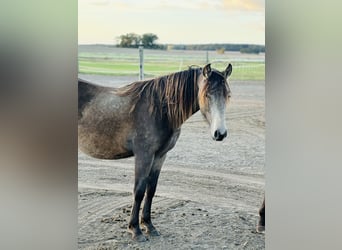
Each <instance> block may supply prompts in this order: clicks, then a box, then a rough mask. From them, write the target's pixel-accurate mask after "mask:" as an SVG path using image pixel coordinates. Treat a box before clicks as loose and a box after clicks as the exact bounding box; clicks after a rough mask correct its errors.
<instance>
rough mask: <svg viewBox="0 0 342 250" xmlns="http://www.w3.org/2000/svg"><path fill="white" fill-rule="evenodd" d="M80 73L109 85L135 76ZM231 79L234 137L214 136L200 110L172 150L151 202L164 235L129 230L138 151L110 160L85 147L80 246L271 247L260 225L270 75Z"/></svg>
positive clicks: (231, 129)
mask: <svg viewBox="0 0 342 250" xmlns="http://www.w3.org/2000/svg"><path fill="white" fill-rule="evenodd" d="M80 77H82V78H83V79H86V80H91V81H93V82H97V83H101V84H103V85H108V86H120V85H122V84H124V83H129V82H131V81H132V80H135V79H134V77H133V78H132V77H116V78H113V77H104V76H95V75H93V76H92V75H80ZM230 87H231V90H232V100H231V103H230V107H229V109H228V111H227V118H226V119H227V127H228V131H229V136H228V138H227V139H226V140H224V141H223V142H215V141H213V140H212V139H211V138H210V135H209V128H208V125H207V124H206V123H205V122H204V120H203V118H202V116H201V114H200V113H196V114H195V115H194V116H192V117H191V118H190V119H189V120H188V121H187V122H186V123H185V124H184V125H183V126H182V133H181V136H180V138H179V140H178V142H177V145H176V147H175V148H174V149H173V150H172V151H170V152H169V153H168V157H167V160H166V161H165V163H164V165H163V168H162V172H161V175H160V178H159V182H158V187H157V192H156V196H155V198H154V202H153V205H152V210H153V212H152V219H153V222H154V225H155V226H156V228H157V229H158V230H159V231H160V233H161V236H159V237H152V238H149V241H147V242H144V243H137V242H134V241H133V240H132V239H131V235H130V234H129V233H128V231H127V225H128V219H129V214H130V208H131V203H132V190H133V180H134V173H133V164H134V158H129V159H124V160H116V161H105V160H97V159H93V158H91V157H88V156H86V155H84V154H83V153H81V152H79V155H78V162H79V163H78V166H79V170H78V175H79V176H78V187H79V214H78V223H79V236H78V246H79V249H265V235H264V234H257V233H256V231H255V226H256V224H257V220H258V209H259V207H260V205H261V203H262V199H263V195H264V184H265V181H264V163H265V83H264V82H254V81H253V82H231V84H230Z"/></svg>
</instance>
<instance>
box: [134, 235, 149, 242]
mask: <svg viewBox="0 0 342 250" xmlns="http://www.w3.org/2000/svg"><path fill="white" fill-rule="evenodd" d="M132 238H133V240H135V241H137V242H145V241H148V239H147V238H146V237H145V236H144V235H143V234H138V235H134V236H133V237H132Z"/></svg>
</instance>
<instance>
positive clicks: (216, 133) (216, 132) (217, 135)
mask: <svg viewBox="0 0 342 250" xmlns="http://www.w3.org/2000/svg"><path fill="white" fill-rule="evenodd" d="M218 137H219V132H218V130H216V131H215V133H214V138H215V139H216V140H217V138H218Z"/></svg>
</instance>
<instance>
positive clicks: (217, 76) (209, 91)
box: [199, 64, 232, 141]
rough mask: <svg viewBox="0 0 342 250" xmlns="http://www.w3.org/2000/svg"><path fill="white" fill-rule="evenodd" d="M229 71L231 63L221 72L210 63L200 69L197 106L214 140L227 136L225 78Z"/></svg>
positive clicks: (228, 91) (227, 87)
mask: <svg viewBox="0 0 342 250" xmlns="http://www.w3.org/2000/svg"><path fill="white" fill-rule="evenodd" d="M231 73H232V65H231V64H229V65H228V66H227V68H226V69H225V70H224V71H223V72H221V71H217V70H215V69H211V66H210V64H207V65H206V66H204V68H203V69H202V77H201V78H200V82H199V107H200V110H201V112H202V114H203V116H204V117H205V119H206V121H207V122H208V123H209V125H210V133H211V136H212V138H213V139H214V140H215V141H222V140H223V139H224V138H225V137H226V136H227V128H226V125H225V111H226V107H227V104H228V102H229V98H230V88H229V85H228V81H227V80H228V77H229V76H230V75H231Z"/></svg>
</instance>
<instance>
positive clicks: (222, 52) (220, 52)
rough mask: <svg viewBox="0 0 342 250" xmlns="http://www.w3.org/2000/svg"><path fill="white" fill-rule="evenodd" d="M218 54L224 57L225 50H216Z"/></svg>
mask: <svg viewBox="0 0 342 250" xmlns="http://www.w3.org/2000/svg"><path fill="white" fill-rule="evenodd" d="M216 53H217V54H220V55H223V54H224V48H220V49H217V50H216Z"/></svg>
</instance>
